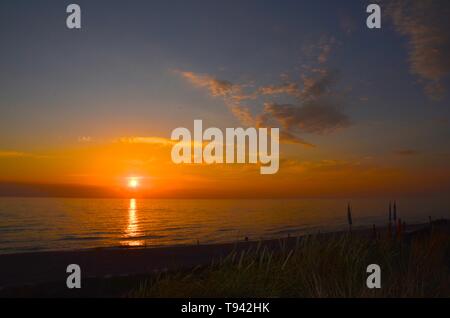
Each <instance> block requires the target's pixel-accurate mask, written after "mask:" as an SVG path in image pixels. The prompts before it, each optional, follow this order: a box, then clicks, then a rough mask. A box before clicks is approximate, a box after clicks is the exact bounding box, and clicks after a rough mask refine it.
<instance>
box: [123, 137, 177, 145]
mask: <svg viewBox="0 0 450 318" xmlns="http://www.w3.org/2000/svg"><path fill="white" fill-rule="evenodd" d="M116 142H119V143H126V144H153V145H162V146H170V145H172V144H173V143H174V141H172V140H170V139H168V138H162V137H142V136H134V137H121V138H118V139H116Z"/></svg>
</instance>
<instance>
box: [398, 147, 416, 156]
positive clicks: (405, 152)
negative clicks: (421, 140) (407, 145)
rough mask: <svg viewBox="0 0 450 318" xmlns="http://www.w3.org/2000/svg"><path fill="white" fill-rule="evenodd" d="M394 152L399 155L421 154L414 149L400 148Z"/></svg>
mask: <svg viewBox="0 0 450 318" xmlns="http://www.w3.org/2000/svg"><path fill="white" fill-rule="evenodd" d="M394 153H395V154H396V155H399V156H415V155H418V154H419V152H418V151H417V150H414V149H400V150H396V151H394Z"/></svg>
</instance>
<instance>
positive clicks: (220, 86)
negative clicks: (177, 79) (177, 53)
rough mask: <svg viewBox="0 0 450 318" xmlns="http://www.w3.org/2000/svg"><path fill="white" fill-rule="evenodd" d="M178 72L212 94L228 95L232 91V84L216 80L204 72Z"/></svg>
mask: <svg viewBox="0 0 450 318" xmlns="http://www.w3.org/2000/svg"><path fill="white" fill-rule="evenodd" d="M178 73H179V74H180V75H181V76H182V77H183V78H185V79H187V80H188V81H189V82H190V83H192V84H193V85H194V86H196V87H200V88H206V89H208V90H209V92H210V94H211V95H212V96H215V97H217V96H222V97H223V96H228V95H230V94H231V93H232V92H233V84H232V83H231V82H228V81H224V80H218V79H215V78H214V77H211V76H209V75H206V74H197V73H193V72H184V71H178Z"/></svg>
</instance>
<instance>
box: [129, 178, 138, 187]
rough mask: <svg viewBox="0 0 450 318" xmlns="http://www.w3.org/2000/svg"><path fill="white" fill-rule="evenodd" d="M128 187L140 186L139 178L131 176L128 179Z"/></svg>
mask: <svg viewBox="0 0 450 318" xmlns="http://www.w3.org/2000/svg"><path fill="white" fill-rule="evenodd" d="M128 187H129V188H131V189H136V188H138V187H139V179H138V178H130V179H129V180H128Z"/></svg>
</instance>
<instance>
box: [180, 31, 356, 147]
mask: <svg viewBox="0 0 450 318" xmlns="http://www.w3.org/2000/svg"><path fill="white" fill-rule="evenodd" d="M335 44H336V40H335V39H334V38H332V37H322V38H321V39H320V40H319V43H318V44H316V45H313V46H311V47H309V49H310V50H311V52H312V51H314V52H312V53H314V54H316V55H315V57H314V59H313V60H314V63H313V64H315V65H316V66H308V65H303V66H302V67H303V71H304V72H303V74H301V75H299V76H298V77H297V79H295V80H292V79H290V76H289V75H288V74H287V73H283V74H282V75H281V83H279V84H271V85H266V86H260V87H257V86H256V85H254V84H253V83H252V84H251V85H249V84H235V83H232V82H230V81H227V80H221V79H217V78H215V77H213V76H210V75H207V74H199V73H194V72H186V71H177V72H178V73H179V74H180V75H181V76H182V77H183V78H184V79H186V80H188V81H189V82H190V83H191V84H193V85H194V86H196V87H201V88H204V89H206V90H207V91H208V92H209V94H210V95H211V96H213V97H221V98H223V100H224V103H225V105H226V106H227V107H228V109H229V110H230V112H231V113H232V114H233V115H234V117H235V118H236V119H237V120H239V121H240V122H241V123H242V124H243V125H245V126H253V127H278V126H280V125H281V127H280V128H281V129H280V141H281V142H283V143H290V144H301V145H304V146H307V147H314V145H313V144H311V143H309V142H307V141H305V140H304V139H303V138H301V137H300V136H299V134H301V133H310V134H319V135H324V134H330V133H333V132H335V131H337V130H339V129H343V128H346V127H348V126H350V124H351V122H350V119H349V118H348V116H347V115H346V114H344V113H343V112H342V109H343V107H342V104H343V103H342V100H343V98H342V94H341V93H339V92H337V91H336V89H335V87H336V83H337V82H338V79H339V76H338V75H339V73H338V72H337V71H336V70H332V69H329V68H328V67H325V66H324V65H323V64H325V63H326V62H327V61H328V56H329V54H330V53H331V51H332V48H333V47H334V46H335ZM317 63H319V66H317ZM255 86H256V88H254V87H255ZM279 95H287V96H288V97H291V98H294V99H295V102H294V103H292V104H278V103H274V102H272V101H270V102H267V101H266V100H265V99H266V98H267V97H271V98H274V97H279ZM252 101H253V102H255V101H256V102H257V103H259V105H258V106H259V108H260V109H261V105H264V107H262V109H261V110H260V113H259V114H257V113H256V114H253V113H252V111H251V109H256V107H257V106H256V105H253V107H249V106H248V104H247V105H245V104H244V103H243V102H246V103H250V102H252Z"/></svg>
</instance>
